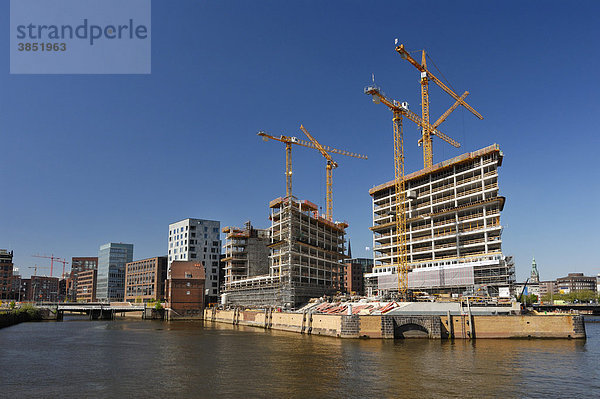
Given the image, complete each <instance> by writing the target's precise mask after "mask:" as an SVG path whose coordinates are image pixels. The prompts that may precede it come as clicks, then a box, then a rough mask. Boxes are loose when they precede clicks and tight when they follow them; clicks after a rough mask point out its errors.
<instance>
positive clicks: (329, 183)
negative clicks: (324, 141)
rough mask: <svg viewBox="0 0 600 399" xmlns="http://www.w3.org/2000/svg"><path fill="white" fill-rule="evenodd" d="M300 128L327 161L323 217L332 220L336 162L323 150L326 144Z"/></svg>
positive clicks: (352, 154) (359, 156)
mask: <svg viewBox="0 0 600 399" xmlns="http://www.w3.org/2000/svg"><path fill="white" fill-rule="evenodd" d="M300 130H302V131H303V132H304V134H305V135H306V137H308V138H309V139H310V141H311V142H312V143H313V144H314V146H315V147H316V148H317V150H319V152H320V153H321V155H323V157H324V158H325V159H326V160H327V163H326V164H325V176H326V177H325V185H326V192H327V194H326V197H325V203H326V205H327V206H326V208H325V209H326V211H325V217H326V218H327V220H329V221H333V169H335V168H337V167H338V164H337V162H335V161H334V160H333V158H331V155H329V153H328V152H327V150H325V147H326V146H323V145H321V143H319V142H318V141H317V139H315V138H314V137H313V136H312V135H311V134H310V133H309V132H308V130H306V128H305V127H304V126H303V125H300ZM328 148H329V147H328ZM332 150H335V149H331V148H329V151H330V152H335V153H336V154H341V155H346V156H349V157H353V158H358V159H367V156H366V155H361V154H356V153H353V152H348V151H340V150H336V151H332Z"/></svg>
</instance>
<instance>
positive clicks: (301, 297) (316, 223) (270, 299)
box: [225, 196, 348, 308]
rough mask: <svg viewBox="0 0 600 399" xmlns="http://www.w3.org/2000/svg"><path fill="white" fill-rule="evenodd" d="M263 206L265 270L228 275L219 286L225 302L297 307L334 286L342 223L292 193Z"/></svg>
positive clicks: (337, 278) (332, 290)
mask: <svg viewBox="0 0 600 399" xmlns="http://www.w3.org/2000/svg"><path fill="white" fill-rule="evenodd" d="M269 208H270V216H269V218H270V219H271V227H270V229H269V237H270V244H269V245H268V248H269V262H268V264H269V272H268V274H267V275H261V276H256V277H252V278H250V277H248V278H240V279H232V280H231V281H230V283H229V284H227V285H226V287H225V295H226V299H225V301H226V302H227V303H229V304H234V305H243V306H249V307H267V306H282V307H287V308H297V307H299V306H300V305H302V304H304V303H306V302H308V300H310V299H311V298H316V297H321V296H324V295H332V294H334V293H335V292H336V291H338V290H339V288H340V285H341V283H340V279H341V278H342V261H343V260H344V259H345V229H346V228H347V227H348V224H347V223H345V222H333V221H330V220H328V219H327V218H326V217H323V216H321V215H319V212H318V207H317V205H315V204H314V203H312V202H310V201H307V200H298V199H296V198H295V197H293V196H287V197H280V198H277V199H275V200H273V201H271V203H270V204H269ZM226 245H227V244H226Z"/></svg>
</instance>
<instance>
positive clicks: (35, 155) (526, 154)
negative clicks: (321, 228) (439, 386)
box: [0, 0, 600, 280]
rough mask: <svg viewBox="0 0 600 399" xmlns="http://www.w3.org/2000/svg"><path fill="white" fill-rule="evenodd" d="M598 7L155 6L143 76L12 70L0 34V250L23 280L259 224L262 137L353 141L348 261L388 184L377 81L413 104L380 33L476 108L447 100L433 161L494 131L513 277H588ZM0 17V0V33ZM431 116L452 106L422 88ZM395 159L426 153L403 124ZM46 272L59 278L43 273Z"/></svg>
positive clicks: (271, 172)
mask: <svg viewBox="0 0 600 399" xmlns="http://www.w3.org/2000/svg"><path fill="white" fill-rule="evenodd" d="M599 12H600V3H598V2H594V1H588V2H585V1H582V2H577V3H569V2H564V1H561V2H558V1H531V2H526V3H525V2H517V1H503V2H495V3H492V2H485V3H484V2H478V1H473V2H466V1H459V2H441V1H439V2H437V1H430V2H420V3H419V2H408V1H404V2H398V1H379V2H371V3H367V2H362V1H347V2H334V1H331V2H318V1H295V2H279V1H254V2H247V1H239V2H235V1H221V2H216V1H210V2H208V1H196V0H194V1H192V0H186V1H184V0H180V1H177V2H166V1H153V3H152V15H153V19H152V74H151V75H88V76H86V75H77V76H76V75H58V76H56V75H54V76H53V75H29V76H28V75H10V74H9V56H8V55H9V37H8V35H4V36H0V140H1V143H2V144H1V146H2V147H1V148H2V160H1V162H0V176H1V178H2V187H3V189H2V195H0V248H8V249H13V250H14V252H15V263H16V265H17V266H18V267H20V268H21V271H22V272H23V274H24V275H29V274H30V272H31V270H30V269H28V268H27V267H29V266H33V265H34V264H36V263H37V264H39V265H45V266H47V265H48V262H45V261H44V260H42V259H36V258H32V257H31V255H33V254H36V253H41V254H51V253H53V254H55V255H57V256H61V257H66V258H68V259H69V260H70V258H71V257H72V256H95V255H97V252H98V248H99V246H100V245H101V244H103V243H106V242H110V241H113V242H115V241H116V242H119V241H122V242H128V243H133V244H134V245H135V247H134V258H135V259H141V258H145V257H150V256H157V255H163V254H165V253H166V250H167V234H168V233H167V231H168V224H169V223H171V222H174V221H177V220H180V219H183V218H186V217H198V218H206V219H216V220H220V221H221V223H222V226H226V225H242V224H243V223H244V222H245V221H246V220H248V219H250V220H252V222H253V224H254V225H255V226H256V227H267V226H268V219H267V216H268V207H267V204H268V202H269V200H271V199H273V198H275V197H278V196H281V195H284V194H285V181H284V174H283V172H284V162H285V158H284V151H283V145H281V144H280V143H277V142H267V143H264V142H262V141H261V140H260V139H259V138H258V137H257V136H256V132H257V131H259V130H266V131H268V132H270V133H271V134H273V135H279V134H282V133H283V134H288V135H294V136H298V137H302V132H301V131H300V130H299V129H298V127H299V126H300V124H301V123H302V124H304V125H305V126H306V127H307V129H309V131H310V132H311V133H312V134H313V135H314V136H315V137H316V138H317V139H318V140H320V141H321V142H322V143H323V144H328V145H331V146H334V147H337V148H341V149H347V150H350V151H354V152H359V153H363V154H367V155H368V156H369V160H368V161H363V160H357V159H352V158H346V157H337V158H336V160H337V161H338V162H339V164H340V166H339V168H338V169H337V170H335V172H334V216H335V218H336V219H338V220H347V221H348V222H349V224H350V227H349V229H348V238H350V240H351V242H352V251H353V255H354V256H361V257H366V256H372V252H371V251H367V250H365V248H366V247H371V245H372V235H371V233H370V231H369V229H368V228H369V226H370V225H371V217H372V215H371V198H370V196H369V194H368V190H369V189H370V188H371V187H372V186H373V185H377V184H380V183H383V182H386V181H388V180H391V179H392V178H393V157H392V154H393V142H392V124H391V114H390V113H389V111H387V110H386V109H385V108H384V107H383V106H381V105H375V104H373V103H372V102H371V100H370V98H369V97H367V96H366V95H364V94H363V87H364V86H365V85H366V84H368V83H369V82H370V79H371V74H372V73H374V74H375V79H376V82H377V83H378V85H380V86H381V87H382V88H383V90H384V91H385V92H386V93H387V94H388V95H390V96H391V97H394V98H396V99H399V100H405V101H408V102H409V103H410V104H411V107H412V109H413V110H419V109H420V91H419V90H420V89H419V83H418V81H419V75H418V73H417V71H416V70H415V69H414V68H413V67H412V66H411V65H410V64H408V63H407V62H405V61H403V60H402V59H401V58H400V56H399V55H398V54H397V53H396V52H395V51H394V38H399V40H400V42H402V43H405V45H406V46H407V48H409V49H411V50H416V49H421V48H425V49H427V51H428V53H429V54H430V55H431V57H432V59H433V60H434V61H435V63H436V65H437V66H438V67H439V68H440V70H441V71H442V73H443V75H444V76H445V77H446V78H447V79H448V80H449V81H450V83H451V84H452V86H453V87H454V88H455V89H456V90H457V91H458V92H460V93H462V92H463V91H465V90H469V91H470V93H471V95H470V96H469V98H468V100H469V102H470V104H471V105H473V106H474V107H475V108H476V109H477V110H478V111H479V112H481V114H483V116H484V117H485V119H484V120H483V121H480V120H478V119H476V118H475V117H473V116H472V115H471V114H470V113H468V112H467V111H465V110H457V111H455V112H454V113H453V114H452V116H451V117H450V118H449V119H448V120H447V121H446V122H445V123H444V124H443V125H442V126H441V128H443V129H442V131H443V132H444V133H446V134H448V135H450V136H451V137H453V138H455V139H456V140H458V141H460V142H461V143H462V147H461V148H460V149H454V148H452V147H450V146H448V145H447V144H445V143H443V142H441V141H439V140H437V139H436V140H435V141H434V162H439V161H441V160H444V159H447V158H450V157H453V156H456V155H460V154H461V153H464V152H466V151H473V150H476V149H479V148H482V147H485V146H487V145H490V144H492V143H498V144H500V146H501V149H502V150H503V151H504V154H505V158H504V164H503V166H502V167H501V169H500V173H501V178H500V189H501V194H502V195H504V196H506V197H507V202H506V206H505V210H504V213H503V217H502V223H503V224H504V225H505V229H504V234H503V240H504V243H503V251H504V252H505V253H506V254H509V255H514V256H515V259H516V264H517V277H518V279H519V280H522V279H523V278H524V276H525V275H526V274H528V273H529V270H530V263H531V257H532V256H534V255H535V257H536V260H537V262H538V267H539V269H540V274H541V278H542V279H550V278H555V277H559V276H561V275H565V274H566V273H567V272H584V273H586V274H596V273H599V272H600V261H599V260H598V255H597V253H596V251H597V248H596V245H598V244H599V242H600V234H599V233H598V229H597V226H598V225H599V224H600V217H599V216H598V215H599V213H598V210H597V204H598V197H599V194H600V190H599V184H598V176H599V175H600V173H599V172H600V167H599V165H600V164H599V163H598V160H597V159H598V156H597V152H598V148H599V147H600V142H599V141H600V140H599V139H598V133H597V130H598V128H597V127H596V121H597V116H598V114H599V113H600V101H599V97H598V93H599V92H600V79H599V77H598V76H599V75H598V74H597V73H596V71H597V70H598V67H599V64H600V51H599V48H598V46H597V44H596V43H595V41H596V39H597V38H598V37H600V35H599V33H600V24H598V23H597V22H598V21H597V15H598V13H599ZM8 26H9V7H8V2H7V1H5V2H2V3H1V5H0V27H3V30H4V32H5V33H7V32H8ZM430 90H431V109H432V119H433V120H435V119H436V118H437V116H438V115H440V114H441V113H442V112H443V111H445V110H446V109H447V108H448V107H449V106H450V105H451V104H452V100H451V99H450V97H448V96H447V95H446V94H445V93H443V92H442V91H441V90H439V89H437V88H436V87H435V86H434V85H432V86H431V89H430ZM404 134H405V142H406V144H405V154H406V158H407V163H406V171H407V173H408V172H412V171H415V170H418V169H420V168H421V167H422V152H421V148H420V147H417V140H418V138H419V132H418V129H417V128H416V126H415V125H413V124H412V123H411V122H409V121H406V122H405V129H404ZM324 174H325V171H324V160H323V159H322V158H321V156H320V155H319V153H318V152H316V151H311V150H308V149H304V148H300V147H296V148H295V149H294V193H295V195H297V196H298V197H300V198H306V199H310V200H311V201H313V202H316V203H318V204H319V205H324V196H325V184H324V179H325V177H324ZM55 275H57V272H56V271H55Z"/></svg>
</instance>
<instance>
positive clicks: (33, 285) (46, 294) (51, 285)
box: [27, 276, 59, 302]
mask: <svg viewBox="0 0 600 399" xmlns="http://www.w3.org/2000/svg"><path fill="white" fill-rule="evenodd" d="M28 280H29V281H30V282H29V286H28V288H27V300H29V301H34V302H58V300H59V290H58V277H46V276H31V278H30V279H28Z"/></svg>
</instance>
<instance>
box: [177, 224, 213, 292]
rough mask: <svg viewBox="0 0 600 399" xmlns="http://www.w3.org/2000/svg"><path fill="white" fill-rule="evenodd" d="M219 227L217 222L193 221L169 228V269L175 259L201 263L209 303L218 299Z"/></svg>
mask: <svg viewBox="0 0 600 399" xmlns="http://www.w3.org/2000/svg"><path fill="white" fill-rule="evenodd" d="M220 227H221V223H220V222H219V221H216V220H204V219H191V218H190V219H184V220H181V221H179V222H175V223H171V224H170V225H169V252H168V254H169V270H171V263H173V261H174V260H184V261H194V260H197V261H198V262H201V263H202V265H203V266H204V271H205V273H206V283H205V287H206V296H208V297H209V302H216V301H217V300H218V297H219V258H220V256H221V239H220V230H221V229H220Z"/></svg>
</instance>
